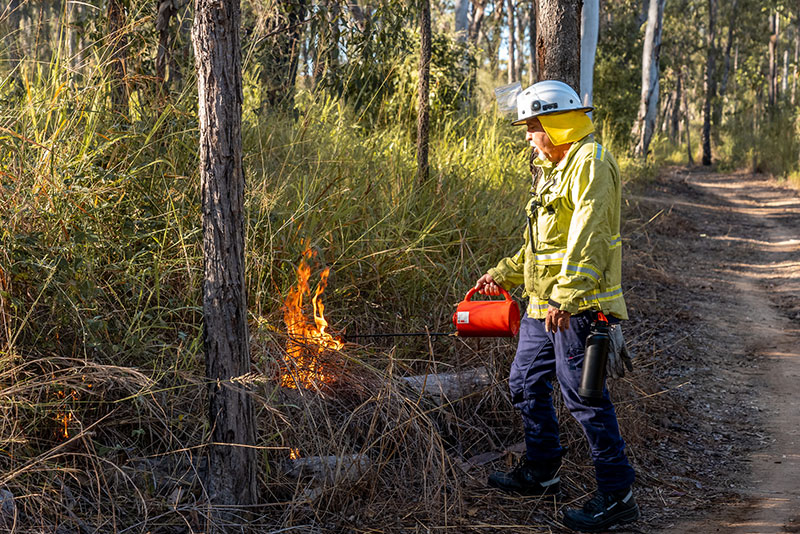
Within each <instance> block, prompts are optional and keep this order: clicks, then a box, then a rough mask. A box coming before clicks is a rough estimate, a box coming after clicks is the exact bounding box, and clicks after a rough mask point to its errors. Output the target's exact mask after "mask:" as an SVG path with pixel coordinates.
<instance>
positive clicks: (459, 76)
mask: <svg viewBox="0 0 800 534" xmlns="http://www.w3.org/2000/svg"><path fill="white" fill-rule="evenodd" d="M378 41H379V42H382V43H391V44H390V45H386V44H383V45H382V46H381V47H380V48H381V51H380V55H381V56H383V61H379V62H375V61H374V60H373V59H372V58H369V59H368V60H364V59H361V60H356V61H354V62H352V63H351V64H349V65H347V66H345V67H344V68H343V73H342V77H341V78H340V80H339V81H338V82H337V83H338V84H340V86H342V90H341V92H342V96H343V97H344V99H345V101H346V102H348V103H349V104H351V105H352V106H353V107H354V109H356V110H358V111H359V113H361V114H363V115H366V116H367V117H369V118H370V119H371V122H372V123H373V124H376V125H386V124H389V123H395V122H400V123H402V124H405V125H406V127H407V128H408V129H409V130H410V129H412V126H413V127H414V128H415V127H416V117H417V104H418V102H417V101H418V96H417V94H418V93H417V91H418V89H417V85H418V83H419V34H418V31H417V30H416V29H415V28H413V27H409V26H402V27H400V28H397V29H396V30H395V31H394V32H392V38H391V39H388V38H387V39H386V40H385V41H382V40H381V39H378ZM375 46H377V45H375ZM389 46H390V47H389ZM475 67H476V65H475V60H474V55H473V53H472V52H471V51H470V49H469V47H468V45H467V44H465V43H460V42H458V41H457V40H455V39H454V38H453V37H452V36H450V35H447V34H441V33H436V34H434V35H433V36H432V42H431V69H430V76H431V78H430V103H431V117H432V119H433V121H434V122H435V121H438V120H442V119H446V118H448V117H450V116H453V115H454V114H457V113H458V112H459V111H461V110H463V109H464V107H465V103H466V101H465V98H466V95H467V94H468V86H469V83H470V74H469V73H470V72H471V70H472V69H474V68H475Z"/></svg>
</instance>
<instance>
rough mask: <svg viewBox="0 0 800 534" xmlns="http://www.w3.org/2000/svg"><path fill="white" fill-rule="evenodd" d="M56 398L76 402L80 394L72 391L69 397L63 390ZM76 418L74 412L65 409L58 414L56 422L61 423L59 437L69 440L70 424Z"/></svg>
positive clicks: (58, 392)
mask: <svg viewBox="0 0 800 534" xmlns="http://www.w3.org/2000/svg"><path fill="white" fill-rule="evenodd" d="M56 397H58V399H59V400H64V401H68V400H74V399H77V398H78V392H77V391H75V390H74V389H73V390H72V391H70V393H69V395H67V393H66V392H64V391H63V390H59V391H57V392H56ZM74 418H75V417H74V415H73V414H72V410H70V409H69V408H63V409H61V410H58V411H57V412H56V416H55V420H56V421H57V422H58V423H59V430H58V437H60V438H63V439H67V438H69V424H70V423H71V422H72V420H73V419H74Z"/></svg>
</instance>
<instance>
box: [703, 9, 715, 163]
mask: <svg viewBox="0 0 800 534" xmlns="http://www.w3.org/2000/svg"><path fill="white" fill-rule="evenodd" d="M716 18H717V0H708V32H707V33H706V47H707V49H706V70H705V76H704V77H703V93H704V98H703V165H711V102H712V100H713V99H714V96H715V95H716V92H717V82H716V77H715V68H716V64H715V54H716V50H715V45H714V42H715V37H716V36H715V25H716Z"/></svg>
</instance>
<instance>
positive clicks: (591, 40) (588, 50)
mask: <svg viewBox="0 0 800 534" xmlns="http://www.w3.org/2000/svg"><path fill="white" fill-rule="evenodd" d="M599 31H600V2H599V0H584V1H583V9H582V10H581V58H580V60H581V87H580V91H579V92H578V94H580V95H581V101H582V102H583V105H584V106H591V105H592V92H593V86H594V58H595V54H596V53H597V37H598V32H599Z"/></svg>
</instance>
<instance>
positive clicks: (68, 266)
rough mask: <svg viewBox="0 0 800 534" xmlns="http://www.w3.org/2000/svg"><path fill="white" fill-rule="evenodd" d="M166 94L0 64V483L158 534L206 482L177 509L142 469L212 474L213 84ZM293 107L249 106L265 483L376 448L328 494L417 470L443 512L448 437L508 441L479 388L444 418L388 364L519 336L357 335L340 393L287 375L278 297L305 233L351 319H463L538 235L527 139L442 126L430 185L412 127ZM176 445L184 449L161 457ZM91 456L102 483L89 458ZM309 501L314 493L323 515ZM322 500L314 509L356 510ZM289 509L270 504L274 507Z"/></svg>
mask: <svg viewBox="0 0 800 534" xmlns="http://www.w3.org/2000/svg"><path fill="white" fill-rule="evenodd" d="M54 57H55V58H57V57H58V54H56V55H55V56H54ZM187 87H192V84H191V83H189V84H187ZM153 94H154V91H150V90H148V89H147V88H146V87H141V88H139V89H138V90H135V91H134V95H133V102H134V103H137V104H136V105H132V106H131V113H130V116H128V117H119V116H115V115H114V114H112V113H110V111H109V104H110V103H109V98H108V81H107V79H106V78H105V77H104V75H103V70H102V68H100V67H98V68H97V71H96V72H95V73H93V74H92V75H89V76H87V77H86V79H85V80H83V81H82V82H81V83H80V84H78V83H76V81H75V78H74V77H73V76H72V75H71V73H69V72H68V70H67V69H64V68H62V66H61V64H60V63H59V60H58V59H53V61H52V63H51V64H49V65H42V64H33V63H28V64H24V65H22V66H21V67H20V68H19V69H18V70H17V71H15V72H14V73H13V75H9V76H7V77H6V78H5V79H3V80H2V81H0V128H2V129H1V130H0V166H2V178H0V180H2V182H1V184H0V197H2V202H1V203H0V222H1V223H2V229H1V232H0V246H1V248H0V250H1V251H2V254H0V297H2V299H1V300H0V308H2V309H1V310H0V311H1V312H2V313H0V318H2V322H3V324H2V326H3V329H2V332H0V336H2V337H0V341H2V345H1V346H0V384H1V385H2V389H0V399H1V400H2V402H3V403H4V404H3V406H6V407H7V408H4V410H5V411H3V412H2V420H0V438H1V439H2V451H5V452H2V453H0V465H2V466H3V469H4V471H5V472H6V473H7V476H6V477H5V478H4V479H3V483H4V484H5V485H6V487H8V488H10V489H11V491H12V492H13V493H14V494H15V495H22V494H27V493H31V492H39V491H40V488H45V487H49V486H52V485H53V484H55V485H57V486H59V487H68V488H69V487H71V488H72V490H69V491H72V493H74V494H81V495H82V496H83V497H82V499H83V500H81V501H80V503H81V504H80V506H79V507H77V508H73V510H75V511H74V512H73V513H74V514H77V517H79V518H81V520H85V518H88V517H94V516H97V517H107V518H111V519H109V520H106V521H101V522H100V523H98V524H97V525H98V526H99V527H100V528H105V527H108V525H109V524H110V523H108V521H119V522H120V523H121V524H124V525H127V526H128V527H131V528H141V529H145V530H146V529H147V528H150V527H149V526H148V525H149V524H150V523H148V521H149V520H148V519H147V517H148V514H153V515H155V516H157V517H161V516H160V515H159V514H167V515H169V517H171V518H172V519H170V521H178V522H180V521H181V520H180V519H179V517H180V516H181V514H182V513H185V514H190V513H197V510H199V508H198V506H199V505H198V504H197V503H198V502H201V501H202V498H203V497H202V492H201V490H200V489H199V487H198V486H197V484H196V483H194V482H191V481H189V482H186V480H190V479H191V477H189V479H186V480H184V479H182V478H180V477H177V478H176V480H177V479H180V480H184V482H181V483H178V485H177V487H179V488H184V490H185V492H184V493H181V494H180V495H181V496H179V497H177V498H178V504H179V505H180V506H178V508H179V510H178V511H176V510H175V509H170V504H169V502H170V501H169V500H168V499H166V498H165V497H164V496H163V495H160V494H159V491H162V490H161V489H159V488H161V486H159V484H150V483H149V482H147V483H143V482H142V480H140V478H137V477H144V480H147V477H148V473H154V472H158V471H159V470H164V469H169V470H173V471H174V470H176V469H179V468H180V469H184V471H185V469H190V470H191V469H195V470H199V469H202V466H201V464H200V463H199V459H198V458H197V457H196V456H195V453H194V452H193V451H198V452H200V453H202V445H203V444H204V443H205V442H206V441H207V439H206V438H207V432H208V429H207V427H206V426H205V412H204V408H203V397H204V391H205V387H204V386H205V384H204V379H203V374H204V365H203V354H202V310H201V286H202V279H203V273H202V248H201V247H202V243H201V233H200V225H201V221H200V215H199V214H200V210H199V177H198V172H197V156H196V154H197V136H198V131H197V122H196V110H195V106H196V104H195V98H196V97H195V95H194V93H193V92H192V91H191V90H187V91H186V92H185V93H184V94H180V95H173V96H172V98H170V99H166V100H161V101H151V105H149V106H148V105H146V103H147V102H148V100H147V99H148V98H153V96H152V95H153ZM246 94H251V95H252V94H255V90H254V89H253V88H248V91H246ZM298 106H299V113H298V114H297V118H295V117H292V116H289V115H281V114H274V115H268V116H259V115H257V114H256V113H255V112H254V110H255V109H257V108H256V104H255V102H251V101H250V100H248V101H247V102H246V104H245V110H244V112H245V114H244V117H245V120H244V126H243V140H244V162H245V172H246V180H247V190H246V220H245V227H246V246H247V248H246V254H247V256H246V262H247V271H246V278H247V284H248V298H249V311H250V316H251V333H252V338H251V350H252V354H253V357H254V371H255V374H254V375H253V376H251V377H249V378H247V381H249V382H248V384H249V385H248V386H247V387H249V388H251V390H252V391H253V394H254V396H255V398H256V400H257V405H258V407H259V408H258V410H259V420H260V421H261V424H262V427H261V430H260V434H259V435H260V438H259V446H260V447H262V451H263V453H264V459H265V460H266V462H265V463H264V466H265V467H266V469H267V470H268V471H265V472H262V473H261V480H262V483H263V484H264V487H266V488H269V492H272V494H273V496H277V497H275V498H281V499H290V498H291V497H292V496H293V495H295V494H297V495H302V492H303V488H301V487H300V488H298V487H295V488H291V487H287V486H286V485H285V484H284V483H283V482H281V479H280V475H279V473H278V471H279V469H278V466H279V464H280V460H281V458H284V457H285V456H286V451H287V450H288V448H289V447H290V446H291V447H299V448H301V449H302V450H303V454H307V455H313V454H320V455H324V454H330V453H331V451H333V452H340V451H341V452H346V453H351V452H359V451H364V452H367V453H369V454H371V455H372V456H373V457H374V458H376V459H377V464H376V467H375V470H374V472H372V475H371V476H370V478H369V483H368V484H367V485H366V489H364V488H365V486H364V484H363V483H361V484H360V485H359V486H358V487H360V488H361V489H360V490H358V491H356V493H355V494H351V491H352V488H351V487H350V486H349V485H344V486H342V487H341V488H338V487H336V488H330V491H332V492H333V493H329V498H331V499H338V500H339V501H340V502H343V503H345V504H344V505H342V506H345V508H346V506H347V505H346V503H347V502H350V500H352V499H363V498H364V496H365V495H367V496H368V500H369V501H370V502H375V503H376V506H383V504H381V503H385V502H386V501H385V499H386V495H387V490H388V489H391V492H398V491H405V489H404V488H403V487H396V486H393V485H392V483H393V481H396V480H397V479H398V478H402V477H404V476H410V473H417V474H420V473H421V474H422V476H423V480H421V481H420V482H419V484H420V485H421V486H420V487H421V488H422V489H420V491H421V493H420V494H421V495H424V496H425V499H424V501H423V502H419V503H418V505H419V507H420V510H419V512H418V513H419V514H423V515H424V514H428V515H429V516H430V514H434V515H437V516H438V514H444V515H445V516H446V515H447V513H450V512H448V510H452V507H453V506H457V505H458V499H456V498H455V496H452V495H451V496H450V497H448V495H447V491H446V489H445V488H447V487H451V486H452V481H453V474H452V472H451V469H452V464H451V460H450V459H449V458H450V457H449V456H448V453H447V452H446V451H447V450H449V447H451V446H450V445H448V444H447V441H448V440H455V439H456V438H455V436H460V437H461V438H465V439H467V441H469V442H472V443H474V444H478V443H480V442H482V440H483V441H484V442H486V443H489V441H491V438H490V437H489V436H490V431H489V430H488V429H487V428H486V427H485V425H484V424H483V423H480V422H479V421H478V420H477V419H476V418H477V415H476V412H475V409H474V407H472V408H470V407H469V406H470V405H468V404H467V405H459V406H452V407H447V410H446V412H447V413H448V414H449V415H447V416H446V417H449V418H450V420H451V421H452V420H454V419H453V418H454V417H456V418H462V417H463V418H465V420H466V421H472V422H471V423H469V424H467V425H466V426H463V427H462V426H459V425H456V426H455V427H453V429H452V430H450V431H447V432H444V433H442V432H440V430H441V428H440V422H439V421H438V418H439V417H445V416H444V415H442V414H441V413H440V412H441V411H440V410H439V411H436V410H434V411H433V412H432V411H431V407H430V406H429V405H428V404H427V401H421V400H420V399H419V398H415V397H413V396H409V393H408V392H407V391H404V390H402V388H401V389H398V386H397V385H396V384H395V382H394V381H393V380H392V379H391V377H392V376H394V375H400V374H408V373H411V374H413V373H418V372H428V371H435V370H437V369H440V370H447V369H450V368H452V367H453V366H456V365H458V364H462V363H465V362H466V361H467V360H470V361H471V362H472V363H471V364H477V363H486V362H485V361H484V360H483V358H486V357H487V356H489V355H493V354H496V353H497V349H498V347H500V346H503V345H498V344H494V343H493V344H491V345H489V346H487V347H485V349H484V351H483V352H473V351H472V349H469V348H468V347H467V346H466V345H463V346H461V347H460V348H459V347H457V346H456V345H454V344H449V345H448V346H445V347H443V348H442V349H441V352H440V354H437V358H436V359H433V358H432V353H431V351H430V347H429V346H428V341H427V340H425V339H424V338H423V339H419V340H414V341H412V342H408V343H403V344H402V345H401V346H400V347H399V348H393V347H392V346H391V345H387V344H382V345H381V344H379V345H378V346H375V347H372V348H370V347H367V348H361V347H358V346H348V348H347V350H346V351H345V353H344V355H343V356H342V358H343V360H342V366H343V367H342V369H341V372H342V381H343V383H344V384H350V385H347V386H345V388H344V391H345V393H342V394H339V395H338V396H335V397H333V398H329V402H321V400H319V399H325V398H326V397H325V396H324V395H322V396H321V397H316V396H314V395H311V394H307V395H305V396H300V397H297V396H294V394H293V393H291V392H281V391H278V390H276V388H275V386H274V382H273V381H272V378H273V377H274V373H275V370H276V368H277V364H278V363H279V362H280V360H281V355H282V352H283V344H284V342H285V332H284V327H283V324H282V315H283V314H282V303H283V299H284V297H285V295H286V293H287V291H288V289H289V288H290V287H291V286H292V285H293V284H294V283H295V282H296V274H295V270H296V267H297V264H298V262H299V259H300V256H301V254H302V252H303V250H304V248H305V247H306V246H307V245H310V246H311V247H312V248H313V249H314V250H315V251H317V258H318V261H319V263H318V265H317V270H316V271H315V273H314V275H313V277H312V283H313V282H315V281H316V280H318V274H319V271H320V270H321V268H322V267H323V266H329V267H331V268H332V272H333V275H332V277H331V280H330V283H329V285H328V290H327V292H326V293H325V295H324V296H323V299H324V301H325V303H326V312H327V313H326V315H327V317H328V320H329V322H330V323H331V326H330V331H331V332H332V333H334V334H341V333H344V332H348V333H370V332H392V331H409V330H417V331H419V330H422V331H424V330H425V328H426V327H427V328H429V329H430V330H432V331H436V330H440V331H449V330H451V329H452V325H451V324H450V316H451V314H452V311H453V305H454V304H455V303H456V302H457V301H459V300H460V299H461V298H462V296H463V294H464V293H465V292H466V290H467V289H468V288H469V287H470V286H471V284H472V283H473V282H474V280H475V279H476V277H477V276H479V275H480V274H482V273H483V272H484V271H485V269H487V268H488V267H489V266H491V265H493V264H494V262H495V261H496V260H497V259H498V258H499V257H501V256H503V255H506V254H508V253H510V252H512V251H513V250H514V248H516V247H517V246H518V243H519V241H520V239H521V234H520V233H519V228H520V227H521V224H522V221H523V216H522V210H521V207H522V205H523V202H524V199H525V197H526V196H527V194H528V188H529V178H528V173H527V148H526V146H525V143H524V142H523V141H522V139H521V132H520V131H519V130H518V129H511V128H510V127H508V126H507V125H505V123H504V121H503V119H502V118H500V117H496V116H494V114H492V113H486V114H482V115H480V116H477V117H463V118H450V119H448V120H445V121H441V122H440V124H439V125H438V126H437V128H436V130H435V131H434V133H433V138H432V141H431V143H432V145H431V153H432V161H431V163H432V167H431V179H430V181H429V182H428V183H426V184H422V185H421V184H417V183H415V173H416V164H415V161H414V157H415V146H414V139H413V138H411V137H410V136H409V134H408V133H407V132H408V128H407V127H404V125H402V124H392V125H390V126H388V127H385V128H383V127H382V128H373V127H372V126H371V125H370V124H369V123H368V122H366V120H365V119H364V118H362V117H360V116H359V114H358V113H357V112H356V111H354V110H352V109H350V108H349V107H348V106H346V105H345V104H343V103H342V102H340V101H338V100H335V99H333V98H329V97H326V96H325V95H324V94H316V95H313V94H310V93H302V94H301V95H299V97H298ZM309 312H310V310H309ZM465 350H466V351H467V353H466V354H465V353H464V351H465ZM437 351H438V349H437ZM478 358H480V359H478ZM476 359H477V361H476ZM363 383H368V384H372V385H373V386H374V387H372V388H371V389H365V388H364V387H363ZM89 384H91V387H90V386H89ZM359 384H361V385H359ZM376 393H377V394H379V397H376V398H373V397H374V395H376ZM490 398H491V399H493V401H492V402H491V403H487V399H486V398H485V397H482V399H483V400H482V401H481V402H482V403H483V404H484V405H486V406H487V407H488V406H491V407H492V410H495V412H497V410H498V409H499V408H498V406H499V404H498V403H502V398H500V397H499V396H497V395H495V394H492V395H491V396H490ZM315 399H316V400H315ZM370 399H372V400H370ZM331 402H332V404H331ZM465 406H466V407H465ZM64 414H69V415H70V418H69V420H68V422H67V427H68V429H67V430H68V434H69V436H70V437H69V438H68V439H67V440H66V441H65V440H64V439H63V437H59V432H60V430H61V426H62V424H63V421H62V419H61V418H62V417H63V415H64ZM348 421H349V422H348ZM376 421H377V422H379V424H377V425H376V423H375V422H376ZM337 425H343V426H341V427H340V426H337ZM362 425H365V426H362ZM341 428H346V429H347V432H345V433H344V434H342V432H341ZM309 436H313V439H309ZM486 440H489V441H486ZM487 446H488V445H487ZM399 450H405V451H409V452H407V453H405V454H402V455H398V451H399ZM410 451H416V452H410ZM162 456H166V457H167V458H169V461H168V462H166V463H164V462H160V461H156V460H155V459H156V458H161V457H162ZM173 460H174V461H173ZM276 470H278V471H276ZM62 472H63V473H67V475H66V478H65V477H64V476H62V475H61V474H58V473H62ZM81 472H85V473H90V474H91V475H92V477H93V478H91V477H90V479H84V478H82V477H80V476H77V475H75V476H72V475H70V474H75V473H81ZM176 476H177V475H176ZM184 476H188V475H186V474H185V472H184V475H181V477H184ZM92 480H100V481H101V482H100V483H99V484H94V485H92V484H93V482H92ZM281 484H283V485H281ZM365 491H366V493H365ZM415 491H416V490H415ZM117 492H119V495H121V496H122V497H121V498H119V499H114V498H113V497H112V495H114V494H115V493H117ZM42 495H43V496H42V497H41V498H37V499H30V500H28V501H26V504H25V506H24V511H25V513H26V516H28V517H33V516H40V517H41V518H42V521H43V522H44V523H43V524H49V525H54V524H58V523H59V522H60V521H64V520H66V519H65V518H67V517H71V516H69V514H68V513H67V512H66V508H65V507H63V506H61V505H59V504H57V503H58V502H59V501H60V500H63V498H62V496H60V494H59V493H58V492H45V493H43V494H42ZM448 499H450V500H448ZM353 502H355V501H353ZM302 503H303V500H302V499H298V500H297V505H296V507H295V508H296V510H298V512H297V513H298V514H300V516H302V517H305V518H307V514H305V512H302V513H301V511H302V510H303V508H302ZM326 503H327V504H326ZM20 506H22V505H20ZM318 506H319V507H321V508H319V507H318V508H316V510H317V512H316V513H317V514H320V513H323V512H324V511H325V510H327V509H328V508H330V509H331V510H337V509H338V508H336V507H333V508H331V506H333V505H332V504H331V503H330V502H327V501H325V502H324V503H322V504H319V505H318ZM180 510H183V512H181V511H180ZM143 511H146V512H147V513H146V514H145V519H144V520H142V519H141V517H139V516H141V513H142V512H143ZM293 513H294V512H293ZM170 514H171V515H170ZM420 517H423V516H422V515H421V516H420ZM292 521H295V519H292V518H291V517H283V518H281V517H280V516H274V515H270V514H267V515H266V516H265V519H264V524H265V525H273V526H274V525H276V524H277V525H281V524H284V525H287V524H292ZM76 524H77V523H76ZM136 525H138V527H137V526H136ZM76 528H77V527H76Z"/></svg>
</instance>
